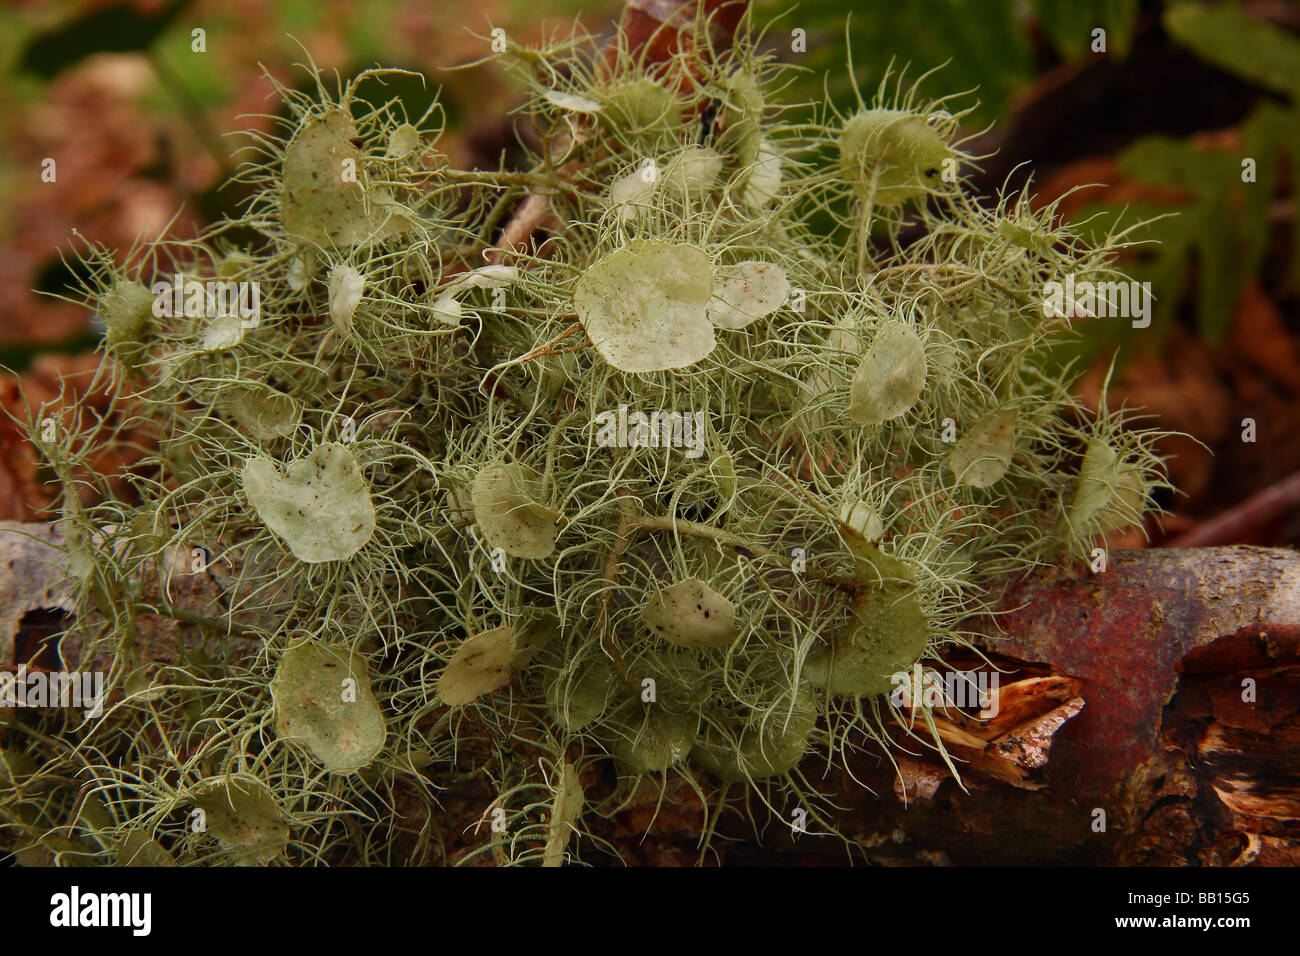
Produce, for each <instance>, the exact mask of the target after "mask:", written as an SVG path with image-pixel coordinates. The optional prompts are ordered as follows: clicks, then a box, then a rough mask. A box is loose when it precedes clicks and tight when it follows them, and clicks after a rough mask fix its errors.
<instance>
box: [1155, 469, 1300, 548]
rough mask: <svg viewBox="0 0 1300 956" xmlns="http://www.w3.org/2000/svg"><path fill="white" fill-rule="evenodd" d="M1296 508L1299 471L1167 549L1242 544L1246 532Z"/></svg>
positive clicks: (1298, 505)
mask: <svg viewBox="0 0 1300 956" xmlns="http://www.w3.org/2000/svg"><path fill="white" fill-rule="evenodd" d="M1296 508H1300V471H1297V472H1295V473H1294V474H1292V475H1290V476H1288V477H1286V478H1283V479H1282V480H1281V481H1279V482H1278V483H1277V484H1275V485H1270V486H1269V487H1267V488H1265V489H1264V490H1263V491H1261V492H1259V493H1257V494H1254V495H1251V496H1250V497H1249V498H1247V499H1246V500H1245V501H1243V502H1241V503H1240V504H1238V505H1236V506H1234V507H1232V508H1229V509H1228V510H1227V511H1224V512H1222V513H1221V514H1219V515H1217V516H1216V517H1214V518H1211V519H1210V520H1209V521H1206V522H1205V523H1204V524H1201V525H1198V526H1197V527H1195V528H1193V529H1192V530H1191V531H1188V532H1186V533H1184V534H1181V535H1179V536H1178V537H1176V538H1174V539H1173V540H1172V541H1169V542H1168V543H1167V544H1166V547H1170V548H1204V547H1209V546H1211V545H1217V544H1240V543H1242V539H1243V538H1245V537H1246V534H1247V532H1250V531H1253V530H1254V529H1256V528H1258V527H1259V526H1260V525H1263V524H1267V523H1268V522H1270V521H1273V520H1275V519H1277V518H1280V517H1282V516H1283V515H1285V514H1287V513H1288V512H1290V511H1292V510H1294V509H1296Z"/></svg>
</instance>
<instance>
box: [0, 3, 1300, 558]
mask: <svg viewBox="0 0 1300 956" xmlns="http://www.w3.org/2000/svg"><path fill="white" fill-rule="evenodd" d="M754 6H755V11H756V18H757V20H758V22H759V23H768V24H769V26H768V33H767V42H768V44H769V45H770V46H771V48H772V49H773V51H774V52H776V53H777V54H778V56H780V58H781V59H783V60H786V61H788V62H791V63H794V64H796V65H798V66H799V67H801V68H803V72H801V73H799V74H798V75H797V77H796V78H795V80H794V82H793V83H792V86H791V89H790V95H791V96H792V97H793V98H795V99H803V100H813V99H818V98H820V97H821V96H822V92H823V89H825V90H826V91H827V92H829V94H830V96H831V97H832V99H833V101H834V102H835V103H836V105H837V107H838V108H839V109H840V110H841V111H851V110H852V109H853V108H854V104H855V102H856V100H855V94H854V91H853V87H852V80H851V79H850V74H849V71H848V70H847V69H846V67H847V53H846V50H847V49H848V48H849V47H850V46H851V49H852V56H853V67H854V72H855V75H856V78H857V82H858V84H859V85H860V88H861V90H862V93H863V95H864V96H866V97H868V98H869V97H870V96H871V94H872V93H873V92H874V90H875V88H876V86H877V85H878V83H879V82H880V79H881V77H882V76H883V75H884V74H885V72H886V70H887V69H889V68H890V67H891V65H892V66H893V68H894V69H895V70H898V69H902V68H906V69H907V75H908V76H909V77H917V76H919V75H921V74H922V73H924V72H926V71H928V70H931V69H932V68H934V67H942V68H941V69H940V70H938V71H937V72H935V73H932V74H931V75H929V76H928V77H927V78H926V79H925V80H924V82H923V83H922V87H921V89H922V92H924V93H926V94H927V95H930V96H935V97H938V96H943V95H948V94H953V93H961V92H967V94H968V95H966V96H965V97H958V98H957V99H956V100H955V101H954V103H953V108H954V109H955V108H960V107H962V106H968V105H969V106H973V109H972V111H971V113H970V115H969V117H968V119H967V127H968V129H967V131H968V133H970V134H971V135H972V136H974V139H973V147H974V151H975V152H977V153H979V154H983V155H984V157H985V158H984V159H983V160H982V161H981V163H980V169H979V170H977V171H976V172H975V174H974V181H975V184H976V186H977V187H978V188H979V189H981V190H982V191H984V192H986V193H989V194H992V193H994V192H996V191H997V190H998V189H1000V188H1004V187H1005V188H1011V189H1019V188H1021V187H1022V186H1024V185H1025V184H1026V183H1027V182H1031V179H1030V177H1031V172H1032V185H1031V187H1030V188H1031V192H1032V193H1033V194H1034V196H1035V202H1036V203H1039V204H1044V203H1047V202H1051V201H1054V200H1057V199H1060V200H1061V204H1060V213H1061V215H1062V217H1063V218H1067V219H1070V220H1072V221H1074V222H1075V223H1077V224H1079V225H1080V226H1081V228H1083V229H1085V230H1087V229H1093V230H1100V229H1108V228H1112V227H1113V226H1114V225H1115V224H1116V223H1117V222H1118V223H1120V224H1121V225H1126V224H1132V223H1135V222H1138V221H1140V220H1151V222H1150V223H1149V224H1148V225H1147V226H1145V227H1144V228H1143V229H1141V230H1139V231H1138V232H1137V233H1136V234H1135V236H1134V238H1140V239H1147V240H1158V243H1157V242H1152V243H1151V244H1149V245H1144V246H1140V247H1136V248H1134V250H1133V251H1132V255H1131V258H1130V261H1128V262H1126V263H1125V267H1126V268H1127V269H1128V270H1129V271H1130V272H1131V273H1132V274H1133V275H1134V276H1135V278H1137V279H1139V280H1143V281H1149V282H1150V283H1151V284H1152V289H1153V291H1154V293H1155V295H1156V297H1157V305H1156V312H1155V318H1154V321H1153V323H1152V326H1151V328H1149V329H1145V330H1134V329H1132V328H1131V327H1130V325H1129V323H1127V322H1124V321H1110V322H1094V323H1090V324H1087V325H1083V326H1081V327H1080V332H1081V343H1080V345H1079V346H1078V347H1077V348H1073V349H1071V350H1070V351H1069V352H1068V353H1065V354H1062V356H1061V360H1062V361H1068V360H1082V361H1084V362H1086V363H1088V365H1089V367H1090V370H1091V372H1090V375H1089V376H1088V378H1087V379H1086V380H1085V381H1086V382H1087V383H1088V384H1087V385H1086V387H1085V388H1086V390H1090V392H1087V393H1086V394H1085V399H1089V398H1091V400H1093V401H1095V400H1096V397H1097V392H1098V391H1099V388H1100V383H1101V381H1102V379H1103V377H1104V375H1105V371H1106V369H1107V368H1108V367H1109V365H1110V362H1111V360H1112V357H1113V356H1114V355H1115V354H1116V350H1117V349H1118V354H1119V360H1120V364H1121V366H1122V370H1121V372H1120V373H1119V374H1118V375H1117V377H1116V380H1117V386H1116V397H1117V398H1118V399H1119V400H1122V401H1129V402H1130V403H1131V404H1134V405H1141V406H1144V407H1145V408H1147V409H1148V410H1149V411H1150V413H1151V415H1152V416H1153V417H1154V418H1155V419H1156V422H1157V423H1158V424H1159V425H1161V426H1164V427H1167V428H1173V429H1181V430H1184V431H1187V432H1190V433H1191V434H1193V435H1195V436H1196V437H1197V439H1199V440H1200V442H1202V443H1203V446H1202V445H1198V444H1197V443H1196V442H1192V441H1183V442H1181V443H1180V442H1178V441H1174V442H1172V443H1171V445H1170V447H1169V448H1166V449H1165V451H1166V452H1167V453H1168V454H1170V455H1172V456H1174V458H1175V461H1174V473H1173V474H1174V478H1175V480H1176V481H1177V482H1178V484H1179V486H1180V487H1181V488H1182V490H1183V492H1184V493H1185V497H1184V498H1183V499H1181V500H1180V502H1178V503H1176V511H1177V512H1178V513H1177V514H1176V515H1175V516H1174V518H1173V519H1171V523H1170V525H1169V527H1168V528H1166V529H1165V530H1166V531H1168V532H1169V533H1171V534H1173V533H1177V532H1178V531H1179V530H1180V528H1183V527H1186V526H1189V525H1190V524H1193V523H1194V522H1195V521H1197V520H1198V516H1204V515H1207V514H1210V513H1213V512H1214V511H1216V510H1221V509H1222V508H1223V507H1225V506H1226V505H1228V504H1230V503H1231V502H1234V501H1237V500H1240V499H1242V498H1244V497H1246V496H1248V495H1250V494H1251V493H1253V492H1255V491H1258V490H1259V489H1261V488H1264V487H1267V486H1269V485H1270V484H1271V483H1273V482H1276V481H1278V480H1279V479H1280V478H1283V477H1285V476H1287V475H1290V474H1292V473H1294V472H1296V471H1300V319H1298V318H1297V315H1298V313H1300V309H1298V308H1297V306H1298V305H1300V292H1298V289H1300V243H1297V242H1296V241H1295V232H1294V220H1295V188H1294V187H1295V180H1296V169H1297V166H1296V162H1295V159H1296V157H1297V156H1300V38H1298V37H1297V33H1298V32H1300V7H1298V6H1297V4H1296V3H1295V2H1294V0H1238V2H1203V0H980V2H975V0H908V2H899V0H802V2H799V3H798V4H797V5H796V4H794V3H792V2H790V0H755V3H754ZM619 7H620V4H619V3H617V2H614V0H603V2H599V0H527V2H525V0H472V2H471V0H420V2H415V0H325V2H319V0H221V2H217V0H179V2H166V0H133V2H126V3H122V2H105V0H43V2H15V3H11V4H10V5H9V6H6V7H4V8H3V9H0V73H3V83H2V84H0V129H2V130H3V148H2V149H0V248H2V249H3V250H4V256H3V258H2V259H0V364H2V365H4V366H5V367H6V368H8V369H11V370H12V371H13V372H14V373H16V374H17V375H20V376H22V377H23V378H22V380H23V382H24V384H25V386H26V387H27V390H28V391H29V393H32V394H33V395H34V396H35V398H36V400H39V399H40V396H42V395H44V394H45V393H49V394H50V395H51V396H52V395H54V394H56V393H57V390H58V387H59V385H58V383H59V381H60V379H61V378H62V377H63V376H64V375H65V374H68V373H71V372H75V371H77V370H79V369H83V368H85V367H87V363H93V361H94V358H93V357H91V356H89V355H88V354H87V353H89V352H90V350H91V349H93V347H94V344H95V341H96V337H97V333H96V331H95V329H94V327H93V325H92V324H91V322H90V319H89V317H88V316H87V315H86V314H85V313H84V312H83V311H82V310H79V309H76V308H74V307H72V306H70V305H68V304H66V303H63V302H60V301H58V300H56V299H51V298H49V297H42V296H40V295H39V294H38V293H39V292H54V293H58V292H61V291H64V290H66V289H68V288H69V287H70V282H71V280H72V279H73V277H72V276H70V275H69V274H68V272H67V268H66V267H65V266H64V264H63V261H62V259H61V257H60V256H59V250H60V249H65V248H67V244H68V243H69V242H70V241H71V238H72V230H73V229H74V228H75V229H76V230H78V231H79V232H80V233H81V234H83V235H84V236H86V237H87V238H89V239H93V240H95V241H98V242H101V243H103V244H105V245H107V246H109V247H112V248H118V249H126V248H128V247H129V246H130V245H131V243H132V241H133V240H134V239H135V238H136V237H137V236H139V235H150V234H153V233H156V232H158V231H159V230H160V229H162V228H164V227H165V226H167V224H168V223H169V222H171V223H173V225H172V228H173V230H174V231H176V232H178V233H181V234H184V233H187V232H193V231H194V230H195V229H197V228H199V227H200V226H201V225H202V224H203V223H205V222H209V221H212V220H214V219H216V218H218V217H219V216H220V215H221V214H222V213H223V212H224V211H227V210H230V209H233V208H235V206H236V205H237V204H238V203H239V201H240V199H241V195H240V193H239V191H238V189H232V188H229V187H225V188H223V186H222V184H223V181H224V179H225V177H226V175H227V174H228V173H229V172H230V170H231V168H232V167H233V165H234V163H235V161H236V160H235V158H234V154H235V151H236V148H237V145H238V140H237V138H235V137H232V136H231V135H230V133H231V132H232V131H237V130H241V129H248V128H262V129H265V128H267V126H268V125H269V122H270V119H269V117H267V116H265V115H262V114H265V113H267V112H274V111H275V110H276V108H277V104H276V102H275V100H274V98H273V96H272V95H271V84H270V82H269V81H268V80H267V78H266V76H265V75H264V74H263V70H265V71H266V72H267V73H269V74H270V75H271V76H274V77H275V78H276V79H277V80H278V81H279V82H281V83H284V84H285V85H289V86H295V85H299V84H300V83H301V80H302V75H301V73H298V72H295V71H294V69H293V64H294V63H296V62H301V61H303V60H304V59H305V57H306V55H307V54H308V52H309V53H310V56H311V57H312V58H313V59H314V60H315V61H316V63H317V64H319V65H320V66H322V67H325V68H327V69H333V70H338V71H339V72H340V73H341V74H343V75H344V76H347V75H349V74H353V73H355V72H358V71H359V70H361V69H364V68H366V67H368V66H372V65H375V64H380V63H382V64H383V65H386V66H394V67H404V68H408V69H411V70H415V71H419V72H421V73H423V74H425V75H426V76H427V77H428V78H429V83H428V85H427V86H426V85H424V84H422V83H420V82H419V81H418V80H416V79H414V78H412V80H410V81H409V82H404V83H399V84H396V85H391V84H390V86H389V88H388V89H387V90H386V93H387V95H389V96H392V95H397V96H400V97H401V98H402V99H403V100H404V101H405V103H406V105H407V108H408V110H410V111H411V112H413V113H417V114H418V113H420V112H422V111H423V109H424V107H425V106H427V105H428V103H429V102H430V101H431V100H432V99H433V97H434V96H435V92H436V88H437V86H438V85H442V87H443V90H442V93H441V95H440V96H439V102H440V104H441V107H442V109H443V110H444V112H445V114H446V117H447V123H448V130H449V133H448V137H447V139H446V140H445V142H444V147H445V149H446V150H447V151H448V153H449V154H450V156H451V158H452V160H453V162H456V163H458V164H461V165H466V166H495V165H497V164H498V163H499V162H502V161H504V162H506V163H507V164H509V163H510V162H512V161H513V159H514V158H515V155H516V154H515V153H514V151H513V149H512V146H513V144H514V141H515V130H514V128H513V123H514V120H513V118H512V117H511V116H510V109H511V107H512V106H513V105H514V104H515V102H516V101H517V94H516V93H515V91H514V90H512V89H511V87H510V86H509V84H508V83H507V81H506V79H505V77H504V74H503V73H502V71H500V70H499V69H497V68H496V67H495V66H494V65H492V64H488V65H486V66H485V67H482V68H479V69H475V70H473V71H449V70H447V69H446V68H447V67H450V66H452V65H454V64H457V63H464V62H467V61H470V60H475V59H478V58H479V57H482V56H483V55H484V54H485V53H486V52H487V50H488V43H487V36H488V34H489V32H490V30H491V29H492V28H493V27H502V28H504V29H506V30H507V32H508V33H510V34H511V35H512V36H513V37H514V38H515V39H518V40H520V41H522V42H525V43H529V42H536V41H537V40H538V39H540V38H541V36H542V35H543V33H544V32H554V31H557V30H558V31H565V32H567V30H568V28H569V23H570V22H571V21H572V19H573V18H575V17H577V18H579V19H581V21H582V22H583V23H584V24H585V25H586V26H587V27H588V28H590V29H592V30H595V31H597V32H601V31H608V30H609V29H610V27H611V20H612V19H613V18H614V17H615V16H617V14H618V11H619ZM195 29H202V30H203V31H204V37H203V41H204V51H203V52H195V49H194V44H195V40H194V33H193V31H194V30H195ZM796 30H799V31H803V35H804V36H805V37H806V49H804V50H802V51H799V52H796V51H795V50H793V49H792V46H793V44H792V40H793V31H796ZM1098 31H1103V34H1099V33H1098ZM1099 36H1102V37H1103V40H1102V42H1103V43H1104V46H1103V45H1101V44H1099ZM846 41H847V43H846ZM46 158H54V159H55V160H56V162H57V171H58V178H57V182H55V183H44V182H42V181H41V170H42V161H43V160H44V159H46ZM1247 166H1249V167H1250V172H1249V175H1244V173H1245V170H1246V167H1247ZM1080 187H1090V188H1080ZM1171 214H1172V215H1171ZM17 382H18V378H15V377H14V376H10V377H9V378H7V379H5V380H4V381H3V382H0V405H3V407H5V408H9V409H13V408H14V407H16V405H17V404H18V400H17V398H16V394H17V392H16V385H17ZM1247 417H1249V418H1252V419H1254V420H1255V421H1256V422H1257V425H1258V430H1259V437H1258V440H1257V441H1256V442H1254V443H1245V442H1243V441H1242V440H1241V437H1240V432H1241V427H1242V426H1241V422H1242V420H1243V419H1245V418H1247ZM1211 450H1213V451H1214V452H1216V453H1217V457H1214V456H1212V455H1211V454H1210V452H1211ZM30 457H31V453H30V449H27V448H26V447H24V446H23V445H22V443H21V441H20V440H19V438H18V436H17V433H16V432H15V433H14V434H12V435H11V434H8V433H7V432H3V431H0V517H6V518H7V517H20V518H25V517H31V508H32V507H35V506H38V505H39V503H40V501H41V500H42V495H41V494H40V493H39V490H36V489H33V488H32V487H31V483H32V482H33V481H35V477H34V476H35V466H34V465H33V464H32V463H31V462H30V461H29V460H28V459H29V458H30ZM1293 510H1294V509H1293ZM1288 522H1289V523H1288ZM1161 533H1162V532H1160V531H1159V530H1157V532H1156V534H1157V539H1158V538H1159V536H1160V534H1161ZM1261 534H1262V535H1264V537H1263V540H1300V524H1298V523H1297V522H1296V521H1295V519H1287V520H1283V521H1281V523H1280V524H1278V525H1276V526H1274V527H1271V528H1270V529H1268V530H1267V532H1261ZM1129 543H1134V544H1137V543H1140V542H1139V541H1137V540H1135V541H1133V542H1129Z"/></svg>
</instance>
